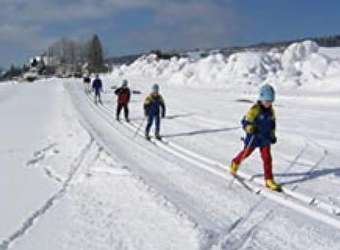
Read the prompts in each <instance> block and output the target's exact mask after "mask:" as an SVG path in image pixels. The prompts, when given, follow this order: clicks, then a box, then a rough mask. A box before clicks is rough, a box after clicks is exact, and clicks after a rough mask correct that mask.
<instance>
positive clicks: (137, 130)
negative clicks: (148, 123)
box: [133, 116, 146, 138]
mask: <svg viewBox="0 0 340 250" xmlns="http://www.w3.org/2000/svg"><path fill="white" fill-rule="evenodd" d="M145 120H146V116H144V118H143V119H142V121H141V123H140V124H139V126H138V128H137V129H136V132H135V134H134V135H133V138H135V137H136V136H137V134H138V133H139V130H140V129H141V127H142V125H143V123H144V121H145Z"/></svg>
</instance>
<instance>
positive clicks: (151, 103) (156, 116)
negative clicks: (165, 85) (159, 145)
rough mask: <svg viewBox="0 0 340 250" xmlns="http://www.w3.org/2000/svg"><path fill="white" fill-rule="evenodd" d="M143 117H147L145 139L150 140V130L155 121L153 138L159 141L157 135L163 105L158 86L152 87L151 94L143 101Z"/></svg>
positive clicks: (163, 111) (159, 138) (159, 137)
mask: <svg viewBox="0 0 340 250" xmlns="http://www.w3.org/2000/svg"><path fill="white" fill-rule="evenodd" d="M144 115H145V116H146V117H147V124H146V127H145V138H146V139H147V140H150V136H149V133H150V129H151V126H152V123H153V121H155V137H156V139H158V140H161V136H160V135H159V131H160V123H161V118H160V116H162V118H164V117H165V103H164V99H163V97H162V96H161V95H160V94H159V86H158V84H154V85H153V86H152V92H151V93H150V94H149V95H148V96H147V97H146V98H145V101H144Z"/></svg>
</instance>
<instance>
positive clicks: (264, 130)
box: [230, 84, 281, 191]
mask: <svg viewBox="0 0 340 250" xmlns="http://www.w3.org/2000/svg"><path fill="white" fill-rule="evenodd" d="M274 100H275V91H274V88H273V87H272V86H270V85H269V84H266V85H264V86H262V87H261V89H260V94H259V98H258V102H257V103H256V104H254V105H253V106H252V107H251V108H250V110H249V111H248V112H247V113H246V115H245V116H244V117H243V119H242V126H243V129H244V130H245V132H246V138H245V140H244V148H243V150H242V151H241V152H239V153H238V154H237V155H236V156H235V157H234V158H233V160H232V162H231V164H230V173H231V174H233V175H236V173H237V170H238V168H239V165H240V164H241V162H242V161H243V160H244V159H245V158H247V157H248V156H249V155H251V153H252V152H254V150H255V149H256V148H259V149H260V153H261V158H262V161H263V169H264V179H265V185H266V187H268V188H270V189H272V190H277V191H278V190H280V189H281V187H280V186H279V185H278V184H276V182H275V181H274V178H273V173H272V156H271V152H270V148H271V147H270V145H271V144H274V143H276V135H275V127H276V121H275V112H274V108H273V107H272V103H273V102H274Z"/></svg>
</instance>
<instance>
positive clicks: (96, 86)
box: [92, 74, 103, 104]
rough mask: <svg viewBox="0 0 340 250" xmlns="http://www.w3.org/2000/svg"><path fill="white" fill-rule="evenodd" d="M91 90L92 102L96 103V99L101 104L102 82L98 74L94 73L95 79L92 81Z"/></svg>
mask: <svg viewBox="0 0 340 250" xmlns="http://www.w3.org/2000/svg"><path fill="white" fill-rule="evenodd" d="M92 90H93V91H94V103H95V104H97V101H98V102H99V103H100V104H102V99H101V96H100V93H101V92H103V84H102V81H101V80H100V78H99V75H98V74H96V76H95V79H94V80H93V82H92Z"/></svg>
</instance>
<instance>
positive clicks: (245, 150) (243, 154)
mask: <svg viewBox="0 0 340 250" xmlns="http://www.w3.org/2000/svg"><path fill="white" fill-rule="evenodd" d="M254 138H255V135H254V134H253V135H252V136H251V137H250V140H249V142H248V144H247V145H246V146H245V147H244V151H243V153H242V157H241V161H240V164H241V162H242V161H243V160H244V158H245V157H246V155H247V153H248V151H249V149H250V145H251V144H252V143H253V141H254ZM234 180H235V175H233V178H232V179H231V182H230V184H229V187H231V186H232V185H233V183H234Z"/></svg>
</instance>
